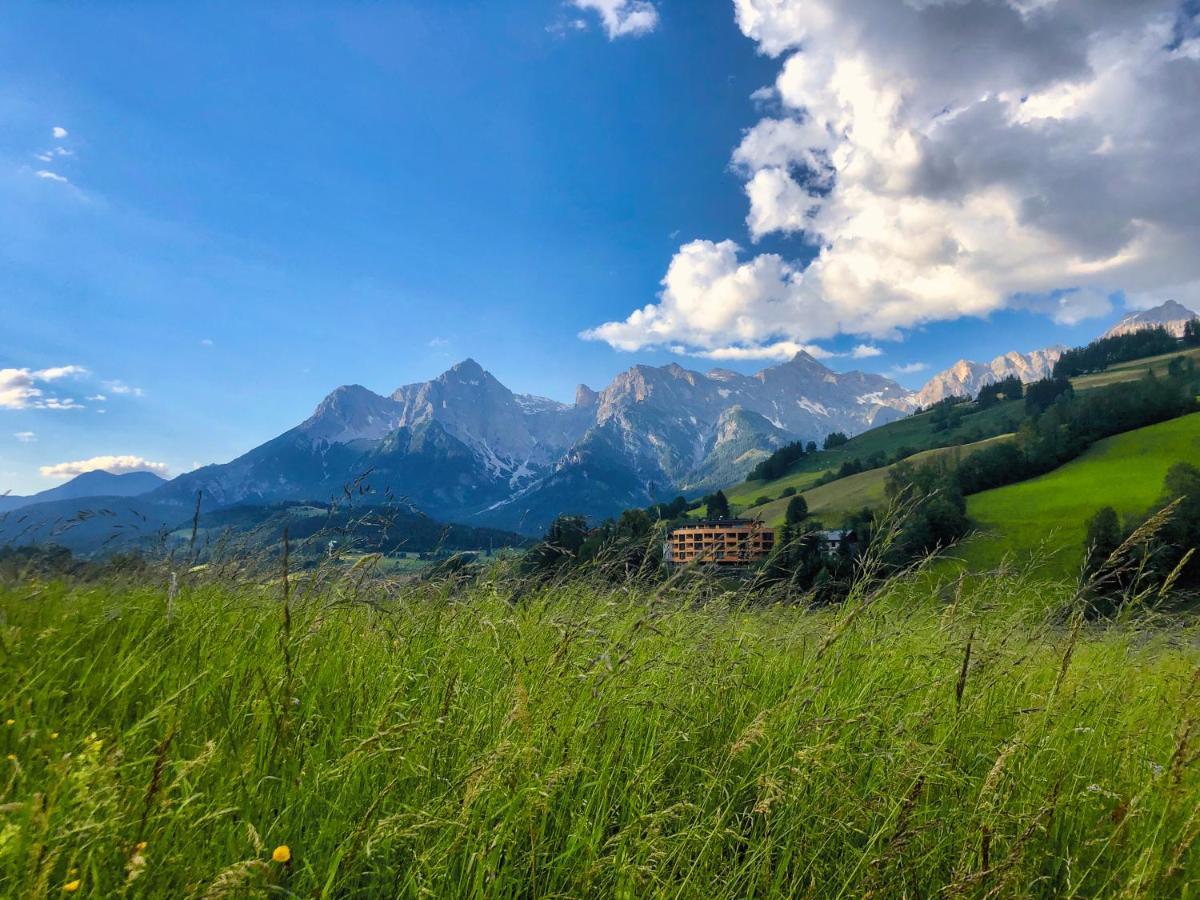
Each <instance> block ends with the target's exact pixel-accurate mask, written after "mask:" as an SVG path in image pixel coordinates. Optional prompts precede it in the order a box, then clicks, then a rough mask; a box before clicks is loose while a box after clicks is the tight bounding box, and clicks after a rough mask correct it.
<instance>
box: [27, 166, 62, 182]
mask: <svg viewBox="0 0 1200 900" xmlns="http://www.w3.org/2000/svg"><path fill="white" fill-rule="evenodd" d="M33 174H34V175H36V176H37V177H38V178H44V179H45V180H46V181H57V182H59V183H60V184H70V183H71V182H70V181H69V180H68V179H67V178H66V176H64V175H59V174H58V173H57V172H51V171H50V170H49V169H38V170H37V171H36V172H34V173H33Z"/></svg>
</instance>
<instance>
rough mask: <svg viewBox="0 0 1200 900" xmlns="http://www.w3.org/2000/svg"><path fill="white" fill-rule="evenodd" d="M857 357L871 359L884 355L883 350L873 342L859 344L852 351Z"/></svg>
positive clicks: (852, 354)
mask: <svg viewBox="0 0 1200 900" xmlns="http://www.w3.org/2000/svg"><path fill="white" fill-rule="evenodd" d="M850 355H851V356H852V357H854V358H855V359H870V358H871V357H873V356H883V351H882V350H880V349H879V348H878V347H876V346H874V345H873V344H859V345H858V346H857V347H855V348H854V349H853V350H851V351H850Z"/></svg>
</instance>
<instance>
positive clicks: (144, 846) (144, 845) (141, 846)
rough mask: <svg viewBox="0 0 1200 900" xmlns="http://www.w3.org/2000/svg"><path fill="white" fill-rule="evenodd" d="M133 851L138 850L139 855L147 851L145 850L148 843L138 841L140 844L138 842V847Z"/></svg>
mask: <svg viewBox="0 0 1200 900" xmlns="http://www.w3.org/2000/svg"><path fill="white" fill-rule="evenodd" d="M133 849H134V850H136V851H137V852H138V853H141V852H142V851H143V850H145V849H146V842H145V841H138V842H137V846H136V847H134V848H133Z"/></svg>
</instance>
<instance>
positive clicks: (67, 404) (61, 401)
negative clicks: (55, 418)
mask: <svg viewBox="0 0 1200 900" xmlns="http://www.w3.org/2000/svg"><path fill="white" fill-rule="evenodd" d="M37 405H38V408H39V409H83V404H82V403H78V402H77V401H75V400H72V399H71V398H70V397H47V398H46V399H45V400H42V401H41V402H40V403H38V404H37Z"/></svg>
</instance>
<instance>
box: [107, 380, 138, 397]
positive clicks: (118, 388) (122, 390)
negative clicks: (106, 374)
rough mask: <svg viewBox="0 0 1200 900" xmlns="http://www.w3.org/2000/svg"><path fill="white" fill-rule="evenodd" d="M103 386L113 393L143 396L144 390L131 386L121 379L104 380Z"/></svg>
mask: <svg viewBox="0 0 1200 900" xmlns="http://www.w3.org/2000/svg"><path fill="white" fill-rule="evenodd" d="M104 386H105V387H106V388H108V389H109V391H111V392H112V393H114V394H123V395H127V396H130V397H144V396H146V392H145V391H143V390H142V389H141V388H140V387H132V386H130V385H128V384H126V383H125V382H123V381H106V382H104Z"/></svg>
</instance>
